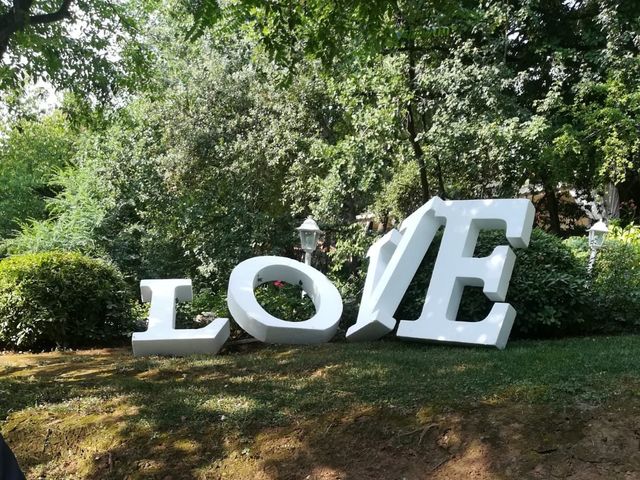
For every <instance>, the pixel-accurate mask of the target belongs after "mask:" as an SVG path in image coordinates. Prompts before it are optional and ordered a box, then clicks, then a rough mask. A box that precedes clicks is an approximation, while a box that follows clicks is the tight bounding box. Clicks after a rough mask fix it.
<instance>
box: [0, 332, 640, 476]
mask: <svg viewBox="0 0 640 480" xmlns="http://www.w3.org/2000/svg"><path fill="white" fill-rule="evenodd" d="M621 406H623V407H624V412H625V413H624V415H627V414H628V415H632V414H633V415H636V408H640V336H637V335H627V336H616V337H598V338H574V339H566V340H552V341H514V342H511V343H510V344H509V346H508V347H507V349H506V350H505V351H497V350H489V349H482V348H465V347H447V346H440V345H424V344H412V343H401V342H398V341H380V342H376V343H368V344H347V343H333V344H326V345H320V346H313V347H287V346H259V347H256V348H253V349H251V348H250V349H248V350H247V351H235V352H226V353H224V354H222V355H218V356H209V357H207V356H199V357H191V358H156V357H154V358H142V359H140V358H133V357H132V356H131V354H130V351H129V350H127V349H119V350H100V351H81V352H52V353H48V354H40V355H4V356H0V416H1V417H0V418H3V419H5V421H4V422H3V424H2V432H3V435H5V436H6V438H7V439H8V441H9V442H10V443H11V444H12V446H13V448H14V450H15V451H16V454H17V456H18V457H19V459H20V461H21V464H22V465H23V466H24V467H25V470H27V471H28V473H29V477H30V478H39V477H40V476H43V475H46V478H107V477H111V478H124V477H125V476H127V477H126V478H161V479H165V478H173V479H175V478H218V477H220V478H222V476H223V474H224V478H265V479H267V478H269V479H271V478H305V477H306V476H308V478H338V477H340V475H342V477H340V478H353V479H357V478H402V477H398V476H393V475H395V473H394V472H396V473H397V472H399V471H400V470H396V467H397V468H399V469H404V470H402V471H403V472H404V473H403V475H405V478H407V479H408V478H414V477H412V476H411V475H412V473H411V468H412V467H411V462H410V461H409V458H408V457H407V458H404V457H403V458H402V459H401V458H400V457H399V456H398V455H396V458H397V461H398V463H397V464H396V465H395V466H393V465H391V466H389V468H388V469H387V470H384V471H383V470H379V471H378V470H376V471H373V472H372V471H370V470H368V469H370V468H372V467H371V466H370V465H369V466H367V465H368V464H365V463H362V462H363V461H364V460H363V458H364V457H363V456H362V455H365V456H366V453H365V452H359V453H358V450H357V449H358V448H359V447H358V446H359V445H366V444H368V442H373V444H376V445H377V444H378V443H380V442H382V443H383V444H384V442H386V441H389V442H391V443H390V447H389V448H390V449H391V451H393V450H394V449H398V448H399V449H400V451H402V452H405V450H406V448H414V447H415V448H418V447H416V445H419V447H420V448H429V449H432V450H429V452H430V454H429V455H431V457H433V458H436V459H437V458H438V455H440V454H443V455H444V452H446V453H447V455H448V456H447V457H446V458H448V459H449V460H448V461H449V463H451V465H453V463H452V460H451V459H452V458H453V457H452V456H451V455H453V456H454V457H455V453H454V454H452V453H451V448H449V447H447V446H446V445H445V447H443V446H442V445H441V443H442V442H443V441H444V440H442V439H443V438H445V437H446V436H447V435H449V437H447V438H452V437H451V435H452V432H458V433H457V434H456V435H458V437H460V438H463V437H464V438H463V439H462V440H460V445H464V448H465V451H466V452H468V455H472V453H473V451H474V450H473V448H475V447H473V445H472V442H471V437H473V436H478V437H481V436H482V434H481V430H483V429H485V430H487V429H488V430H487V431H489V432H491V431H493V433H494V434H495V435H496V438H494V439H493V440H491V438H489V440H488V442H489V444H491V442H493V441H494V440H495V442H498V440H499V438H498V437H499V430H500V429H499V428H498V427H496V429H497V430H495V431H494V430H492V427H491V426H490V425H489V426H487V425H485V426H483V425H484V423H483V422H486V421H488V420H487V419H488V418H491V416H492V415H497V412H502V411H504V412H505V413H504V415H503V417H504V418H502V420H500V419H496V420H495V421H496V422H498V423H500V422H502V423H504V422H505V421H507V420H506V419H507V417H509V416H510V415H513V416H514V417H515V418H517V417H518V416H519V415H522V414H524V412H526V415H528V416H529V417H530V420H531V419H536V420H535V422H541V423H540V425H542V424H544V422H556V423H557V421H558V420H557V419H559V418H561V417H562V416H563V415H564V416H566V415H567V412H570V413H569V415H570V416H575V419H576V420H575V421H576V422H577V423H576V425H574V426H575V427H576V428H577V429H578V430H580V432H582V430H581V429H583V423H584V425H586V424H587V423H586V422H589V421H590V419H589V418H587V417H585V416H584V415H586V414H585V413H584V412H594V411H597V412H600V414H599V415H600V416H606V415H607V414H609V413H611V412H613V411H614V410H615V411H619V410H620V408H621ZM518 412H519V413H518ZM501 415H502V414H501ZM589 415H591V413H589ZM582 417H584V418H582ZM562 418H564V417H562ZM634 418H636V417H634ZM509 421H511V420H509ZM465 422H466V423H467V424H469V425H475V424H477V425H476V427H477V431H467V430H468V428H470V427H468V426H465ZM474 422H475V423H474ZM532 422H533V423H532ZM535 422H534V420H531V421H530V422H528V423H527V422H525V425H528V426H529V427H531V432H529V434H527V435H525V436H524V438H522V442H523V445H526V444H527V443H530V442H531V441H533V440H532V439H536V440H535V441H537V442H543V443H544V441H545V440H544V438H541V437H540V438H539V435H538V433H536V431H535V428H536V427H535ZM445 424H446V425H449V427H447V426H446V425H445ZM434 425H435V426H434ZM450 425H454V426H455V425H457V427H451V426H450ZM476 427H473V428H476ZM447 428H449V430H447ZM473 428H472V430H473ZM500 428H502V427H500ZM584 428H586V427H584ZM621 428H622V427H621ZM425 429H427V430H425ZM465 429H466V430H465ZM431 430H434V431H433V432H432V431H431ZM569 430H571V432H573V433H572V434H571V435H573V434H576V432H575V431H574V430H575V429H573V428H571V429H569ZM465 431H466V432H467V433H466V435H468V438H467V437H465V435H463V433H464V432H465ZM323 432H324V433H323ZM406 432H418V433H416V434H415V435H413V433H410V434H408V435H406V436H405V433H406ZM432 434H433V435H434V437H433V438H432V439H431V440H432V442H431V440H429V436H430V435H432ZM418 435H420V437H419V440H420V442H419V443H416V442H417V438H418V437H417V436H418ZM567 435H569V437H571V435H570V434H569V433H567ZM630 435H631V434H630ZM300 436H302V438H300ZM489 437H491V433H490V434H489ZM569 437H567V444H568V443H569ZM389 439H391V440H389ZM425 439H426V440H425ZM574 440H575V439H573V440H571V441H572V442H573V441H574ZM558 441H559V442H560V443H562V442H564V437H562V439H560V440H558ZM283 442H284V443H283ZM430 442H431V443H433V445H431V443H430ZM495 442H494V443H495ZM445 443H446V442H445ZM496 445H497V444H496ZM496 445H494V446H496ZM354 448H356V451H355V452H354V454H353V455H351V456H350V455H346V454H345V451H346V452H348V451H352V449H354ZM461 448H462V447H461ZM478 448H479V447H478ZM522 448H526V447H524V446H523V447H522ZM375 451H376V452H378V450H377V449H376V450H375ZM305 452H306V453H305ZM469 452H471V453H469ZM405 453H406V452H405ZM423 453H425V454H426V452H423ZM375 455H382V456H384V455H386V453H384V452H378V453H376V454H375ZM417 455H418V454H417ZM429 455H427V456H426V457H425V458H424V459H423V461H424V462H427V463H428V462H429V461H431V460H429V459H428V458H427V457H429ZM485 456H486V455H485ZM340 458H342V460H340V461H338V460H337V459H340ZM384 458H386V457H384ZM460 458H462V457H460ZM483 458H484V456H483ZM329 459H331V460H329ZM356 459H359V460H358V461H360V463H358V464H357V465H355V464H354V463H353V462H354V461H355V460H356ZM378 460H380V462H378V463H381V462H382V460H383V459H382V457H380V458H378ZM405 460H406V461H405ZM494 460H495V461H498V460H497V459H494ZM433 461H434V462H435V460H433ZM535 461H536V459H535V458H534V459H533V460H531V462H533V463H535ZM524 464H526V465H529V464H528V463H526V462H524ZM434 466H438V465H435V464H434V465H432V464H431V463H429V464H428V466H427V464H425V468H433V467H434ZM380 468H382V467H380ZM505 468H506V467H505ZM527 468H528V467H527ZM532 468H533V467H532ZM639 468H640V467H639ZM486 470H487V472H488V473H487V475H489V474H490V476H488V477H487V478H519V477H517V476H514V477H509V476H506V477H500V476H496V475H498V474H497V473H496V472H495V471H493V470H492V469H491V468H489V467H486ZM438 471H441V472H444V473H442V475H446V469H444V467H442V466H438ZM326 472H330V474H331V475H334V474H335V475H337V476H338V477H336V476H323V475H325V473H326ZM331 472H333V473H331ZM335 472H338V473H335ZM358 472H359V473H358ZM376 472H377V473H376ZM518 472H519V473H517V475H523V473H522V472H521V471H518ZM503 474H504V473H501V474H500V475H503ZM167 475H168V477H167ZM261 475H262V476H261ZM327 475H329V474H327ZM389 475H391V476H389ZM416 475H417V476H415V478H427V477H421V476H419V474H416ZM451 475H453V473H451ZM514 475H516V474H515V473H514ZM428 478H431V477H428ZM443 478H449V477H443ZM450 478H455V476H452V477H450ZM523 478H526V476H525V477H523ZM611 478H615V477H611Z"/></svg>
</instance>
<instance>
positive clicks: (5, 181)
mask: <svg viewBox="0 0 640 480" xmlns="http://www.w3.org/2000/svg"><path fill="white" fill-rule="evenodd" d="M75 148H76V146H75V135H74V133H73V132H72V130H71V129H70V127H69V124H68V122H67V120H66V119H65V118H64V116H63V115H62V114H60V113H59V112H55V113H52V114H50V115H47V116H45V117H43V118H41V119H28V118H25V119H21V120H18V121H16V122H15V123H12V124H9V126H8V127H6V128H5V129H4V130H3V131H1V132H0V239H2V238H6V237H8V236H9V235H10V234H11V233H12V231H13V230H14V229H16V228H17V227H18V223H19V222H24V221H26V220H27V219H39V220H42V219H44V218H46V215H47V214H46V210H45V200H46V199H48V198H51V197H53V196H54V195H55V194H56V192H58V191H59V189H58V188H57V186H55V185H51V184H50V183H49V180H50V177H51V176H52V175H53V174H54V172H55V171H56V170H58V169H61V168H64V167H65V166H66V165H67V164H68V163H69V162H70V160H71V158H72V156H73V154H74V151H75Z"/></svg>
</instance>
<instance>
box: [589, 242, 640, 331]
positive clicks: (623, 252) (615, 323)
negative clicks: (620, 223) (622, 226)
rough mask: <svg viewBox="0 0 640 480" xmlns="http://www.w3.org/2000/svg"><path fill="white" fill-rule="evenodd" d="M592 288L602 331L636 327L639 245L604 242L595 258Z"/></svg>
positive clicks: (639, 290)
mask: <svg viewBox="0 0 640 480" xmlns="http://www.w3.org/2000/svg"><path fill="white" fill-rule="evenodd" d="M592 288H593V291H594V293H595V294H596V295H597V298H598V303H599V304H598V306H597V312H598V315H599V316H601V317H602V320H603V323H604V325H603V326H604V327H605V328H609V329H611V330H624V329H629V328H631V327H633V326H638V325H640V242H638V241H635V242H633V243H631V242H623V241H620V240H616V239H611V240H607V241H606V242H605V245H604V247H603V248H602V249H601V250H600V251H599V252H598V256H597V257H596V263H595V265H594V268H593V286H592Z"/></svg>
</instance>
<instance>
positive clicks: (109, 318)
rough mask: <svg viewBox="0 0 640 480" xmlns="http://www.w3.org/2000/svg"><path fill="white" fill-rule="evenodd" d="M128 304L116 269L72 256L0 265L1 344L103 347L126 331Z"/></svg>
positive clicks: (48, 255) (37, 256)
mask: <svg viewBox="0 0 640 480" xmlns="http://www.w3.org/2000/svg"><path fill="white" fill-rule="evenodd" d="M132 305H133V304H132V302H131V299H130V296H129V293H128V292H127V289H126V285H125V283H124V280H123V279H122V276H121V274H120V273H119V272H118V270H117V269H116V268H115V267H113V266H111V265H109V264H107V263H105V262H103V261H101V260H95V259H92V258H88V257H86V256H83V255H80V254H77V253H62V252H48V253H35V254H25V255H16V256H13V257H9V258H7V259H4V260H2V261H0V344H1V345H2V346H3V347H5V348H17V349H46V348H52V347H80V346H95V345H104V344H108V343H109V342H113V341H114V340H117V339H119V338H122V337H124V336H125V335H126V334H127V333H128V332H130V331H131V325H132V320H133V318H132V317H133V315H132Z"/></svg>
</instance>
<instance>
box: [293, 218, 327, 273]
mask: <svg viewBox="0 0 640 480" xmlns="http://www.w3.org/2000/svg"><path fill="white" fill-rule="evenodd" d="M296 230H298V232H299V233H300V243H301V244H302V250H304V263H306V264H307V265H311V254H312V253H313V251H314V250H315V249H316V246H317V245H318V240H320V235H321V234H322V233H324V232H323V231H322V230H320V227H318V224H317V223H316V221H315V220H314V219H313V218H311V217H308V218H307V219H306V220H305V221H304V222H303V223H302V225H300V226H299V227H298V228H297V229H296Z"/></svg>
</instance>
